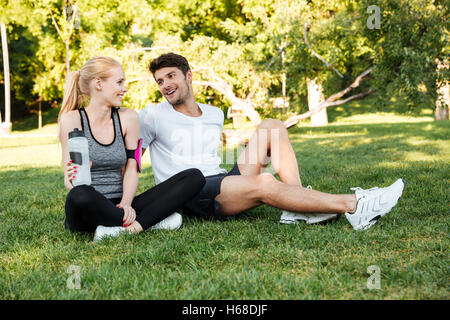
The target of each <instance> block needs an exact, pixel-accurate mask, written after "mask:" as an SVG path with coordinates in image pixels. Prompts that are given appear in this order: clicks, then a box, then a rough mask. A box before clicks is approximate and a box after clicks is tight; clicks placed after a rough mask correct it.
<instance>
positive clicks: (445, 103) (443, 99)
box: [434, 81, 450, 120]
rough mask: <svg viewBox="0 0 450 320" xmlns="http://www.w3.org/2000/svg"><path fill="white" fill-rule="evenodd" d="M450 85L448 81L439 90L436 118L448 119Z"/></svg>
mask: <svg viewBox="0 0 450 320" xmlns="http://www.w3.org/2000/svg"><path fill="white" fill-rule="evenodd" d="M449 89H450V85H449V83H448V81H447V82H446V84H445V85H444V86H442V87H441V88H439V90H438V98H437V100H436V110H435V111H434V117H435V119H436V120H448V108H449V106H450V93H449Z"/></svg>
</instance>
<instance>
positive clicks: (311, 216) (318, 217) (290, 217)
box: [280, 210, 339, 224]
mask: <svg viewBox="0 0 450 320" xmlns="http://www.w3.org/2000/svg"><path fill="white" fill-rule="evenodd" d="M338 219H339V214H335V213H331V214H330V213H297V212H290V211H285V210H284V211H283V213H282V214H281V218H280V223H284V224H292V223H299V222H306V223H307V224H315V223H325V222H332V221H336V220H338Z"/></svg>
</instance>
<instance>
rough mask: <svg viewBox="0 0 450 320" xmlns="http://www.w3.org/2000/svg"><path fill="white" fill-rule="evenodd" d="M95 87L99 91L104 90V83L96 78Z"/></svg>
mask: <svg viewBox="0 0 450 320" xmlns="http://www.w3.org/2000/svg"><path fill="white" fill-rule="evenodd" d="M94 87H95V89H97V90H102V81H101V80H100V78H94Z"/></svg>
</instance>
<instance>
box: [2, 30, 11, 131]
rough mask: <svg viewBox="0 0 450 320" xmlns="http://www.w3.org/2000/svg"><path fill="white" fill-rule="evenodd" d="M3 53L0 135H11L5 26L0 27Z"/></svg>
mask: <svg viewBox="0 0 450 320" xmlns="http://www.w3.org/2000/svg"><path fill="white" fill-rule="evenodd" d="M0 28H1V38H2V51H3V70H4V76H5V122H4V123H0V133H5V134H9V133H11V100H10V89H9V57H8V42H7V38H6V26H5V24H3V23H2V24H1V25H0Z"/></svg>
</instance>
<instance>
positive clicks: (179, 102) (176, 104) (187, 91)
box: [170, 82, 190, 106]
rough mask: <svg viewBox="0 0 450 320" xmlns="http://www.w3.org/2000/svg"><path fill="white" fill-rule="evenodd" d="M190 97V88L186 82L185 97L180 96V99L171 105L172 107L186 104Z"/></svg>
mask: <svg viewBox="0 0 450 320" xmlns="http://www.w3.org/2000/svg"><path fill="white" fill-rule="evenodd" d="M189 96H190V95H189V86H188V84H187V82H186V94H185V95H184V96H180V98H178V100H176V101H174V102H171V103H170V104H171V105H172V106H179V105H181V104H184V103H185V102H186V100H187V98H189Z"/></svg>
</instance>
